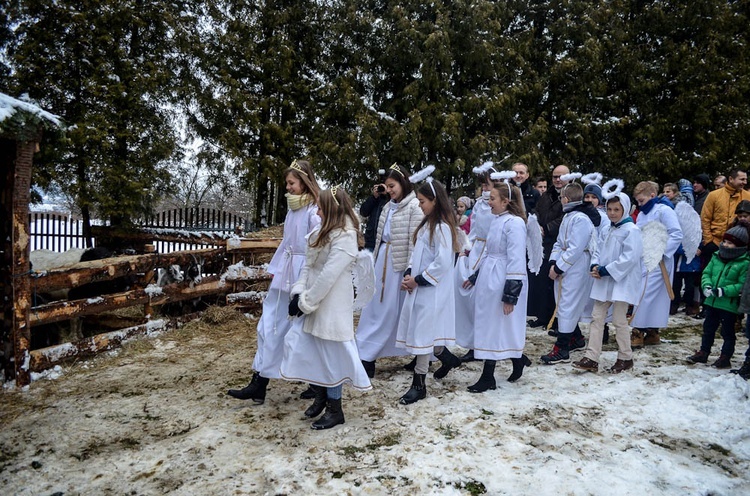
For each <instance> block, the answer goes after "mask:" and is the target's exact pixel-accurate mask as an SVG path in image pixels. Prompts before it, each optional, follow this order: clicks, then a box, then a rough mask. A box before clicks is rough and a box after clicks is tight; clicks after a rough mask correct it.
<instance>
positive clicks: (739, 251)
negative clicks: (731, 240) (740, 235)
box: [719, 243, 747, 260]
mask: <svg viewBox="0 0 750 496" xmlns="http://www.w3.org/2000/svg"><path fill="white" fill-rule="evenodd" d="M744 253H747V246H735V247H734V248H729V247H726V246H724V243H721V244H720V245H719V257H721V259H722V260H734V259H735V258H737V257H741V256H742V255H743V254H744Z"/></svg>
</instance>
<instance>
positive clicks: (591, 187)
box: [583, 183, 604, 205]
mask: <svg viewBox="0 0 750 496" xmlns="http://www.w3.org/2000/svg"><path fill="white" fill-rule="evenodd" d="M586 193H591V194H592V195H596V197H597V198H599V205H602V204H603V203H604V199H603V198H602V187H601V186H599V185H598V184H594V183H590V184H587V185H586V187H585V188H583V196H584V197H586Z"/></svg>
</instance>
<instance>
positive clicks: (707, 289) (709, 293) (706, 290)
mask: <svg viewBox="0 0 750 496" xmlns="http://www.w3.org/2000/svg"><path fill="white" fill-rule="evenodd" d="M713 295H714V290H713V289H711V286H706V287H705V288H703V296H705V297H706V298H709V297H711V296H713Z"/></svg>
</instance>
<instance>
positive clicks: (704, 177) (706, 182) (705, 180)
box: [693, 174, 711, 190]
mask: <svg viewBox="0 0 750 496" xmlns="http://www.w3.org/2000/svg"><path fill="white" fill-rule="evenodd" d="M693 182H694V183H698V184H700V185H702V186H703V188H704V189H707V190H710V189H711V178H710V177H708V174H698V175H697V176H695V177H694V178H693Z"/></svg>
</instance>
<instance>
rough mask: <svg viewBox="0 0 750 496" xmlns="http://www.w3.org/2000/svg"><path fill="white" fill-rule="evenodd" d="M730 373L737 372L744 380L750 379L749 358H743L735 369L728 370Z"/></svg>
mask: <svg viewBox="0 0 750 496" xmlns="http://www.w3.org/2000/svg"><path fill="white" fill-rule="evenodd" d="M730 372H731V373H733V374H737V375H739V376H740V377H742V378H743V379H745V380H748V379H750V359H749V360H745V362H744V363H743V364H742V366H741V367H740V368H738V369H735V370H730Z"/></svg>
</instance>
